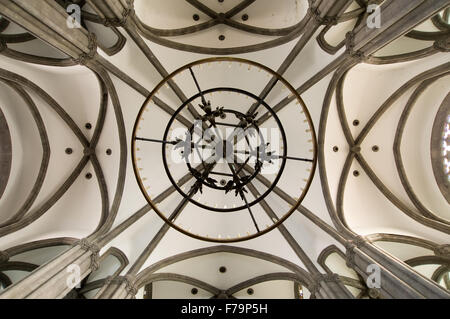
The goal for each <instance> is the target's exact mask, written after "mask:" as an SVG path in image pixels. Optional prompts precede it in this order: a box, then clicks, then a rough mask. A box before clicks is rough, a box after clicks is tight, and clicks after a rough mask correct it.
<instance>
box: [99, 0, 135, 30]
mask: <svg viewBox="0 0 450 319" xmlns="http://www.w3.org/2000/svg"><path fill="white" fill-rule="evenodd" d="M126 1H127V5H126V7H124V10H123V12H122V16H121V17H116V18H105V19H103V25H104V26H105V27H125V26H126V24H127V22H128V19H129V18H130V17H133V16H134V15H135V13H136V12H135V10H134V0H126ZM121 5H123V4H122V3H121Z"/></svg>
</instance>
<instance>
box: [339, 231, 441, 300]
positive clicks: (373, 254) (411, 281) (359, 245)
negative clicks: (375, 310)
mask: <svg viewBox="0 0 450 319" xmlns="http://www.w3.org/2000/svg"><path fill="white" fill-rule="evenodd" d="M346 246H347V247H346V248H347V266H349V267H350V268H353V269H354V270H355V271H356V272H358V273H359V274H360V275H361V276H362V277H363V278H364V280H367V279H368V278H369V276H371V275H372V273H371V272H370V271H368V267H369V266H371V265H376V266H378V267H379V270H380V287H379V288H377V287H375V288H374V289H373V290H374V291H376V290H377V291H379V293H380V294H381V295H382V296H383V297H385V298H415V299H416V298H431V299H433V298H439V299H440V298H445V299H448V298H450V293H449V292H448V291H446V290H444V289H443V288H442V287H440V286H439V285H438V284H437V283H435V282H433V281H432V280H430V279H428V278H425V277H423V276H422V275H420V274H419V273H417V272H416V271H414V270H413V269H411V267H409V266H408V265H406V264H404V263H403V262H402V261H401V260H398V259H396V258H395V257H393V256H390V255H388V254H386V253H385V252H384V251H382V250H381V249H379V248H378V247H376V246H374V245H373V244H370V243H369V242H367V241H366V240H365V239H364V238H362V237H356V238H355V239H354V240H351V241H349V242H348V244H347V245H346ZM372 271H373V270H372ZM369 279H370V278H369ZM369 288H372V287H369Z"/></svg>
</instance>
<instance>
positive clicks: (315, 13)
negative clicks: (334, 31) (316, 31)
mask: <svg viewBox="0 0 450 319" xmlns="http://www.w3.org/2000/svg"><path fill="white" fill-rule="evenodd" d="M320 14H321V13H320V10H319V8H315V7H310V8H308V13H307V15H308V16H310V17H311V18H313V19H314V20H316V22H317V23H319V24H322V23H323V22H324V19H323V18H322V17H321V16H320Z"/></svg>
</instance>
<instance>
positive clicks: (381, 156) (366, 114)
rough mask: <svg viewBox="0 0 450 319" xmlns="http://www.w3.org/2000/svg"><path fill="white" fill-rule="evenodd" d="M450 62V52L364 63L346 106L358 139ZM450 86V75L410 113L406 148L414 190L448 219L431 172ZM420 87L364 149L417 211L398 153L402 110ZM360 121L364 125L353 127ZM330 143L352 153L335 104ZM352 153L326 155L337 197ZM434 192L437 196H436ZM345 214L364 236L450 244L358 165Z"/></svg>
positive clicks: (351, 81) (351, 80) (349, 83)
mask: <svg viewBox="0 0 450 319" xmlns="http://www.w3.org/2000/svg"><path fill="white" fill-rule="evenodd" d="M447 61H448V57H446V56H445V54H438V55H435V56H432V57H429V58H426V59H423V60H421V61H419V62H418V61H415V62H406V63H402V64H396V65H385V66H372V65H360V66H358V67H356V68H355V69H354V70H352V71H351V72H349V74H348V76H347V79H346V81H345V85H344V105H345V111H346V115H347V118H348V122H349V125H350V128H351V130H352V133H353V136H354V138H356V136H357V134H359V132H360V131H361V130H362V128H363V127H364V126H365V124H366V123H367V121H368V120H369V118H370V117H371V116H372V115H373V114H374V112H375V111H376V110H377V109H378V108H379V107H380V106H381V104H382V103H383V102H384V101H385V100H386V99H387V98H388V97H389V96H390V95H391V94H392V93H394V91H396V90H397V89H398V88H400V87H401V86H402V85H403V84H404V83H406V82H407V81H408V80H410V79H412V78H413V77H414V76H416V75H418V74H419V73H421V72H424V71H425V70H428V69H430V68H433V67H436V66H438V65H440V64H442V63H445V62H447ZM449 83H450V81H449V78H448V77H445V78H443V79H442V80H440V81H438V82H437V83H436V84H435V85H434V86H433V87H431V88H430V89H429V90H430V91H429V92H428V91H427V92H426V93H425V95H424V96H423V97H421V98H420V99H419V101H418V102H417V104H416V107H415V109H413V112H412V113H411V115H410V118H409V121H408V123H407V126H406V129H405V132H404V136H403V144H402V155H403V161H404V165H405V169H406V173H407V176H408V178H409V179H410V181H411V184H412V185H413V186H414V187H416V188H414V189H415V190H416V192H417V195H418V196H419V198H420V199H423V200H424V203H425V205H427V206H428V207H429V208H434V209H433V210H434V211H438V212H440V215H441V216H443V215H446V216H448V212H449V209H448V204H447V203H445V200H444V198H442V196H441V197H439V196H438V195H440V194H439V190H438V189H437V185H436V182H435V180H434V175H433V172H432V169H431V162H430V161H431V160H430V145H429V143H430V142H429V141H430V134H431V133H430V132H431V126H432V122H433V120H434V115H435V114H436V110H437V109H438V107H439V105H440V104H441V102H442V100H443V98H444V97H445V95H446V94H447V93H446V92H447V90H448V84H449ZM416 87H417V86H416ZM416 87H414V88H413V89H411V90H409V91H408V92H407V93H406V94H405V95H404V96H402V97H401V98H400V99H399V100H398V101H397V102H396V103H395V104H394V105H393V106H392V107H391V108H390V109H389V110H388V111H387V112H386V113H385V114H384V115H383V116H382V118H381V119H380V120H379V122H378V123H377V124H376V125H375V127H374V128H373V129H372V131H371V132H370V133H369V134H368V136H367V138H366V140H365V141H364V143H363V145H362V154H363V156H364V157H365V159H366V161H367V162H368V163H369V165H370V166H371V168H372V169H373V171H374V172H375V173H376V174H377V176H379V178H380V179H381V181H382V182H383V183H384V184H385V185H386V186H387V187H388V188H389V189H390V190H391V191H392V192H393V193H394V194H395V195H396V196H397V197H399V198H400V199H401V200H402V201H404V202H405V203H407V204H408V206H409V207H410V208H411V209H414V206H413V205H412V203H411V202H410V201H409V199H408V197H407V195H406V193H405V192H404V190H403V187H402V185H401V183H400V179H399V177H398V174H397V173H396V167H395V161H394V157H393V151H392V149H393V140H394V134H395V130H396V128H397V125H398V120H399V118H400V115H401V112H402V111H403V108H404V106H405V104H406V102H407V101H408V98H409V96H410V95H411V93H412V92H413V90H414V89H415V88H416ZM350 94H351V97H350ZM433 94H435V96H433ZM425 101H426V102H425ZM355 119H358V120H359V121H360V125H359V126H358V127H354V126H352V122H353V120H355ZM326 145H327V146H328V149H329V150H331V148H332V147H333V145H338V146H339V147H340V149H343V150H347V146H346V143H345V142H344V137H343V133H342V130H341V128H340V124H339V121H338V115H337V111H336V107H335V102H334V101H333V105H332V107H331V109H330V114H329V120H328V127H327V141H326ZM373 145H378V146H379V147H380V151H379V152H378V153H374V152H372V150H371V148H372V146H373ZM346 155H347V152H341V151H340V152H338V153H332V152H329V154H328V155H327V156H326V160H327V172H328V178H329V183H330V189H331V194H332V196H333V197H334V198H335V197H336V192H337V185H338V182H339V177H340V173H341V170H342V167H343V164H344V161H345V158H346ZM355 169H357V170H359V171H360V172H361V176H360V177H358V178H355V177H354V176H353V175H352V172H353V170H355ZM433 192H434V193H435V194H433V195H431V193H433ZM344 212H345V216H346V219H347V221H348V223H349V226H350V228H352V229H354V230H356V231H357V232H358V233H361V234H363V235H365V234H370V233H373V232H387V233H389V232H393V233H401V234H410V235H414V236H417V237H423V238H428V239H430V240H433V241H435V242H437V243H446V242H448V240H449V236H447V235H445V234H443V233H441V232H438V231H435V230H433V229H431V228H428V227H425V226H422V225H421V224H419V223H416V222H414V221H413V220H412V219H410V218H409V217H408V216H406V215H405V214H404V213H402V212H401V211H399V210H398V209H397V208H395V207H394V206H393V205H392V204H390V202H388V201H387V200H386V198H385V197H384V196H383V195H382V194H381V193H380V192H379V191H378V190H377V188H376V187H375V185H374V184H373V183H372V182H371V181H370V179H369V178H368V177H367V176H366V174H365V173H364V172H363V170H362V168H361V167H360V166H359V165H358V164H357V163H355V164H353V166H352V168H351V170H350V174H349V177H348V182H347V185H346V191H345V197H344Z"/></svg>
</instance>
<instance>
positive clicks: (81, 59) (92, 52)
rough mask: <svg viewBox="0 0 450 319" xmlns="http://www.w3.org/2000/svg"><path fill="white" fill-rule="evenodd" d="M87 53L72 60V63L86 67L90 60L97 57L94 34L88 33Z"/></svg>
mask: <svg viewBox="0 0 450 319" xmlns="http://www.w3.org/2000/svg"><path fill="white" fill-rule="evenodd" d="M88 49H89V52H87V53H86V52H84V53H82V54H80V56H79V57H78V58H74V59H73V61H74V62H75V63H77V64H80V65H86V64H87V63H88V62H89V61H90V60H92V59H94V58H95V57H96V56H97V37H96V35H95V34H94V33H91V32H90V33H89V45H88Z"/></svg>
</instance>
